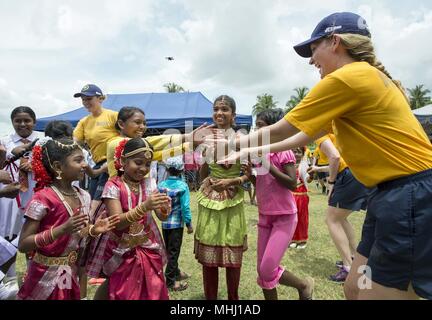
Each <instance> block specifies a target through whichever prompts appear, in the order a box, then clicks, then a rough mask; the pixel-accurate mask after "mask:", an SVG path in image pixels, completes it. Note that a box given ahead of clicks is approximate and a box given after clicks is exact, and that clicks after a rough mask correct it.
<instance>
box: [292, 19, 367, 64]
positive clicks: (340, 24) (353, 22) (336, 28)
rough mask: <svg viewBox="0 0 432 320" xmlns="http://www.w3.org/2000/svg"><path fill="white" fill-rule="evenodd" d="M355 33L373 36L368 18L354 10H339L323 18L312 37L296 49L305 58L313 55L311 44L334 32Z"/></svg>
mask: <svg viewBox="0 0 432 320" xmlns="http://www.w3.org/2000/svg"><path fill="white" fill-rule="evenodd" d="M341 33H353V34H360V35H363V36H367V37H369V38H370V37H371V33H370V31H369V27H368V25H367V23H366V20H365V19H363V18H362V17H360V16H359V15H358V14H355V13H352V12H337V13H333V14H331V15H329V16H328V17H326V18H324V19H323V20H321V22H320V23H318V25H317V26H316V28H315V30H314V31H313V32H312V35H311V38H310V39H309V40H306V41H304V42H302V43H300V44H298V45H296V46H294V50H295V51H296V52H297V53H298V54H299V55H300V56H302V57H303V58H310V57H312V51H311V48H310V45H311V44H312V43H314V42H315V41H317V40H319V39H321V38H325V37H328V36H331V35H333V34H341Z"/></svg>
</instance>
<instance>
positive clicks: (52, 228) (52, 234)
mask: <svg viewBox="0 0 432 320" xmlns="http://www.w3.org/2000/svg"><path fill="white" fill-rule="evenodd" d="M53 230H54V227H51V229H50V232H51V239H52V241H55V237H54V231H53Z"/></svg>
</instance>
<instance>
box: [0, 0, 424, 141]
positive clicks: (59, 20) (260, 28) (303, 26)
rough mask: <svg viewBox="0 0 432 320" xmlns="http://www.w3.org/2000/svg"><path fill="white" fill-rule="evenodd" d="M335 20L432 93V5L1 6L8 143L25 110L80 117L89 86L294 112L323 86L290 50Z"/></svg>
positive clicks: (130, 1) (347, 1)
mask: <svg viewBox="0 0 432 320" xmlns="http://www.w3.org/2000/svg"><path fill="white" fill-rule="evenodd" d="M336 11H353V12H357V13H360V14H362V15H363V16H364V17H365V18H366V20H368V24H369V25H370V27H371V30H372V34H373V39H374V42H375V44H376V49H377V53H378V56H379V58H380V59H381V60H382V62H383V64H384V65H385V66H386V67H387V69H388V70H389V71H390V73H391V74H392V75H393V77H394V78H397V79H400V80H402V82H403V84H404V85H405V86H406V87H413V86H415V85H416V84H424V85H426V87H428V88H431V89H432V63H431V62H432V55H431V54H430V51H431V47H432V43H431V41H430V40H429V39H430V34H432V4H430V2H428V1H387V0H386V1H354V0H333V1H332V0H328V1H325V2H324V1H313V0H302V1H291V0H278V1H276V0H274V1H272V0H249V1H247V0H236V1H226V0H219V1H213V0H184V1H181V0H171V1H170V0H162V1H155V0H153V1H151V0H139V1H138V0H123V1H112V0H105V1H99V0H93V1H84V0H75V1H69V0H68V1H66V0H58V1H53V0H33V1H24V0H17V1H14V2H10V1H2V2H0V36H1V39H2V41H1V43H0V50H1V52H2V59H1V60H0V135H3V134H7V133H10V132H11V130H12V128H11V126H10V120H9V114H10V112H11V110H12V109H13V108H14V107H16V106H19V105H28V106H30V107H32V108H34V110H35V111H36V113H37V115H38V116H39V117H43V116H48V115H54V114H58V113H62V112H64V111H69V110H73V109H75V108H76V107H79V106H80V103H79V100H76V99H74V98H73V97H72V95H73V94H74V93H75V92H77V91H79V90H80V88H81V87H82V86H83V85H84V84H86V83H96V84H98V85H99V86H100V87H101V88H102V89H103V90H104V92H105V93H136V92H162V91H163V90H164V89H163V84H164V83H167V82H176V83H178V84H181V85H182V86H183V87H184V88H186V89H188V90H190V91H202V92H203V93H204V94H205V95H206V96H207V97H208V98H209V99H210V100H212V99H214V98H215V97H216V96H218V95H220V94H229V95H232V96H233V97H234V98H235V99H236V101H237V103H238V106H239V112H240V113H246V114H248V113H250V112H251V107H252V105H253V104H254V103H255V101H256V96H257V95H259V94H263V93H269V94H273V95H274V96H275V99H276V100H277V101H279V105H280V106H284V105H285V103H286V101H287V100H288V99H289V97H290V95H291V94H292V90H293V89H294V88H295V87H298V86H303V85H306V86H309V87H311V86H313V85H314V84H315V83H317V82H318V80H319V75H318V72H317V71H316V70H315V69H314V68H313V67H311V66H309V65H308V64H307V60H305V59H302V58H300V57H298V56H297V55H296V54H295V53H294V51H293V50H292V46H293V45H295V44H296V43H298V42H300V41H303V40H305V39H306V38H307V37H308V36H309V35H310V33H311V32H312V30H313V29H314V27H315V25H316V24H317V22H318V21H319V20H320V19H321V18H323V17H324V16H326V15H328V14H330V13H333V12H336ZM166 56H174V57H175V60H174V61H173V62H169V61H167V60H165V59H164V57H166Z"/></svg>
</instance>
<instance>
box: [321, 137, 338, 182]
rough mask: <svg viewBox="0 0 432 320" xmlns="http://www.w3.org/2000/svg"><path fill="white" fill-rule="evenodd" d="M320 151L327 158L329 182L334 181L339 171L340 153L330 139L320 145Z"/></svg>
mask: <svg viewBox="0 0 432 320" xmlns="http://www.w3.org/2000/svg"><path fill="white" fill-rule="evenodd" d="M320 148H321V151H322V152H324V154H325V155H326V156H327V158H328V160H329V166H328V169H329V178H328V180H329V181H335V180H336V177H337V175H338V171H339V164H340V153H339V151H338V150H337V149H336V147H335V145H334V144H333V142H332V141H331V140H330V139H327V140H325V141H324V142H323V143H321V146H320Z"/></svg>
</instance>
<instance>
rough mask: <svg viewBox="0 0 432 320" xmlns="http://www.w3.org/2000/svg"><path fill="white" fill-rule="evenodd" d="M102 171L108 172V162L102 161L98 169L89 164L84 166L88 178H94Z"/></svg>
mask: <svg viewBox="0 0 432 320" xmlns="http://www.w3.org/2000/svg"><path fill="white" fill-rule="evenodd" d="M104 172H108V164H107V163H104V164H103V165H102V166H101V167H100V168H99V169H93V168H91V167H90V166H87V167H86V174H87V175H88V176H89V177H90V178H96V177H98V176H100V175H101V174H102V173H104Z"/></svg>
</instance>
